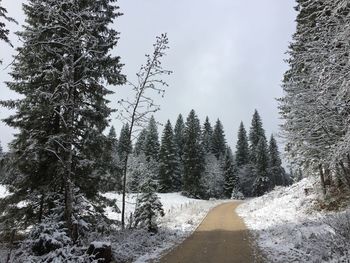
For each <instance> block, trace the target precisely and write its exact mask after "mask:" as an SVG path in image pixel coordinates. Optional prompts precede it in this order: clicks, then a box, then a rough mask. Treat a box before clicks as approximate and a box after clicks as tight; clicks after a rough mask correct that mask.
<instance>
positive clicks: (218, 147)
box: [211, 119, 226, 159]
mask: <svg viewBox="0 0 350 263" xmlns="http://www.w3.org/2000/svg"><path fill="white" fill-rule="evenodd" d="M211 151H212V153H213V154H214V155H215V157H216V158H217V159H219V158H220V157H223V156H224V155H225V151H226V139H225V133H224V128H223V126H222V124H221V121H220V120H219V119H218V120H217V121H216V123H215V126H214V131H213V135H212V137H211Z"/></svg>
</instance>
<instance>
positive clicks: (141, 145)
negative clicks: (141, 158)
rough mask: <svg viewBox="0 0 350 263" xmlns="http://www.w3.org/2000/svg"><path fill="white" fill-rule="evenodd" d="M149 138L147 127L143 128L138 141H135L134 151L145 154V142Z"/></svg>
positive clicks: (137, 153)
mask: <svg viewBox="0 0 350 263" xmlns="http://www.w3.org/2000/svg"><path fill="white" fill-rule="evenodd" d="M146 138H147V129H142V130H141V132H140V134H139V136H138V137H137V141H136V143H135V147H134V153H135V154H136V155H140V154H142V153H143V154H144V153H145V143H146Z"/></svg>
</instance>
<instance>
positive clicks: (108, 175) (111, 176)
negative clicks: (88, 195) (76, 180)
mask: <svg viewBox="0 0 350 263" xmlns="http://www.w3.org/2000/svg"><path fill="white" fill-rule="evenodd" d="M107 139H108V144H107V145H106V147H105V149H104V151H103V153H102V154H103V158H102V160H103V163H104V167H105V176H102V178H101V179H100V182H99V183H100V184H101V186H102V187H101V189H102V190H103V191H120V190H121V166H120V159H119V155H118V139H117V134H116V131H115V128H114V126H112V127H111V128H110V130H109V133H108V135H107Z"/></svg>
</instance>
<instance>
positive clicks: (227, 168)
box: [222, 146, 240, 198]
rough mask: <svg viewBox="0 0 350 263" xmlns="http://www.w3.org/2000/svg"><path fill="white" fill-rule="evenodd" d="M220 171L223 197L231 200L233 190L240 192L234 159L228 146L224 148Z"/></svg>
mask: <svg viewBox="0 0 350 263" xmlns="http://www.w3.org/2000/svg"><path fill="white" fill-rule="evenodd" d="M222 170H223V173H224V189H223V191H224V196H225V197H227V198H231V196H232V192H233V190H234V189H235V190H236V191H240V186H239V179H238V174H237V173H238V170H237V167H235V162H234V157H233V154H232V150H231V148H230V147H229V146H227V147H226V152H225V156H224V158H223V163H222Z"/></svg>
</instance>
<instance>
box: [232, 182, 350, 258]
mask: <svg viewBox="0 0 350 263" xmlns="http://www.w3.org/2000/svg"><path fill="white" fill-rule="evenodd" d="M315 185H317V184H316V180H315V179H309V178H306V179H303V180H302V181H300V182H299V183H297V184H295V185H292V186H290V187H278V188H276V189H275V190H274V191H272V192H270V193H268V194H266V195H264V196H262V197H259V198H254V199H251V200H249V201H247V202H245V203H244V204H242V205H241V206H240V207H239V208H238V209H237V212H238V214H239V215H240V216H241V217H243V218H244V220H245V223H246V224H247V226H248V228H249V229H250V230H251V231H252V232H253V235H254V236H255V237H256V239H257V241H258V245H259V247H260V248H261V250H262V251H263V253H264V254H265V256H266V257H267V259H268V262H281V263H282V262H283V263H285V262H349V261H348V260H349V258H350V243H349V240H350V211H349V210H348V211H343V212H338V213H330V212H328V213H326V212H321V211H317V210H316V209H315V207H317V205H316V204H317V197H318V194H317V193H318V190H317V188H316V191H311V189H312V187H314V186H315ZM307 188H308V189H310V193H308V194H307V195H306V194H305V189H307Z"/></svg>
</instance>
